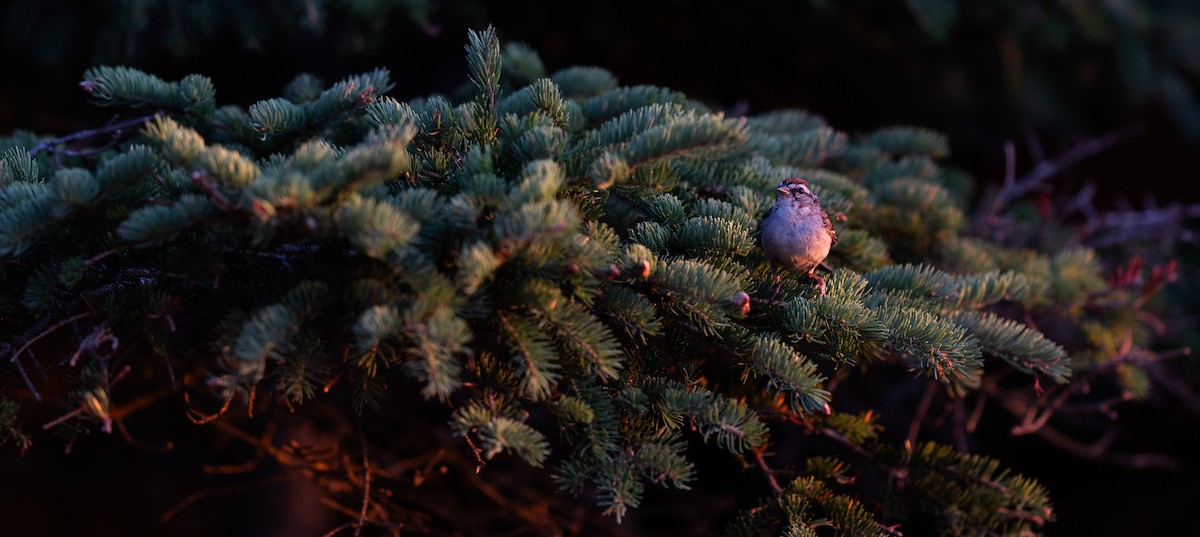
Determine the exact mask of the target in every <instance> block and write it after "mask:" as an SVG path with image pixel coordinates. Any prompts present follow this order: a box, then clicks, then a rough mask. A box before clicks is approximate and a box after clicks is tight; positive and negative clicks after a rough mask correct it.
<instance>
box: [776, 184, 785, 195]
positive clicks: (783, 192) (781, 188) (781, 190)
mask: <svg viewBox="0 0 1200 537" xmlns="http://www.w3.org/2000/svg"><path fill="white" fill-rule="evenodd" d="M775 191H776V192H778V193H780V194H787V193H788V189H787V187H786V186H781V187H779V188H776V189H775Z"/></svg>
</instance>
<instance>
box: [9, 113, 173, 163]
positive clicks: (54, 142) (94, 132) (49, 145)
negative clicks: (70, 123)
mask: <svg viewBox="0 0 1200 537" xmlns="http://www.w3.org/2000/svg"><path fill="white" fill-rule="evenodd" d="M160 115H162V112H155V113H153V114H148V115H145V116H141V117H137V118H133V119H129V120H125V121H122V122H120V123H110V124H108V125H105V126H103V127H99V128H95V129H87V130H82V131H79V132H76V133H73V134H68V135H66V136H61V137H58V138H52V139H49V140H45V141H43V142H42V143H40V144H38V145H36V146H34V147H33V149H30V150H29V156H31V157H32V156H35V155H37V154H38V153H40V152H42V151H49V152H51V153H59V152H60V151H58V149H56V148H57V147H58V146H60V145H62V144H65V143H67V142H72V141H75V140H83V139H86V138H91V137H93V136H99V135H101V134H110V133H111V134H112V135H113V140H112V141H110V142H108V143H107V144H105V146H103V147H101V148H94V149H90V150H80V151H62V153H64V154H67V155H69V156H86V155H91V154H95V153H99V152H102V151H105V150H107V149H109V148H111V147H112V146H113V145H115V144H116V142H117V140H119V139H120V136H121V134H122V131H123V130H125V129H128V128H130V127H140V126H141V125H142V124H144V123H146V122H147V121H150V120H152V119H154V118H156V117H158V116H160Z"/></svg>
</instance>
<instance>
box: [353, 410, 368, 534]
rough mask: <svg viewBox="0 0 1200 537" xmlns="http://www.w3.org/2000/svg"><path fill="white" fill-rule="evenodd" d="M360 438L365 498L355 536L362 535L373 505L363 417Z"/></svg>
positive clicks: (359, 425)
mask: <svg viewBox="0 0 1200 537" xmlns="http://www.w3.org/2000/svg"><path fill="white" fill-rule="evenodd" d="M358 440H359V443H360V444H362V459H363V461H362V465H363V498H362V509H361V510H359V512H358V524H357V525H355V527H354V537H359V536H360V535H362V528H363V525H364V524H366V523H367V507H369V506H370V505H371V461H370V459H369V458H367V433H366V431H364V430H363V425H362V419H359V423H358Z"/></svg>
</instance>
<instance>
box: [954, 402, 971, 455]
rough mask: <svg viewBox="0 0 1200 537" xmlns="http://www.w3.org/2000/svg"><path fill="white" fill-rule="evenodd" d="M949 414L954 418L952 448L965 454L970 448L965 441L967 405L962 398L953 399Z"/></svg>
mask: <svg viewBox="0 0 1200 537" xmlns="http://www.w3.org/2000/svg"><path fill="white" fill-rule="evenodd" d="M950 412H951V415H952V416H953V418H954V430H953V433H954V447H956V448H958V450H959V451H961V452H963V453H966V452H968V451H970V447H971V446H970V443H969V442H968V441H967V405H966V403H964V402H963V398H962V397H955V398H954V403H953V407H951V411H950Z"/></svg>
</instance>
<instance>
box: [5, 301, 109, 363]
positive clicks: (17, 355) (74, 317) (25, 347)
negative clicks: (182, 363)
mask: <svg viewBox="0 0 1200 537" xmlns="http://www.w3.org/2000/svg"><path fill="white" fill-rule="evenodd" d="M90 315H91V313H80V314H77V315H72V316H70V317H67V318H66V319H63V320H61V321H59V322H57V323H55V324H54V326H51V327H50V328H47V329H45V330H43V331H42V332H41V333H39V334H38V335H36V336H33V337H32V338H29V340H27V341H26V342H25V344H24V345H21V347H20V348H18V349H17V351H16V352H14V353H12V358H11V361H12V362H14V363H16V361H17V360H18V359H20V357H21V354H22V353H24V352H25V351H26V350H28V349H29V347H31V346H32V345H33V344H34V343H37V342H38V340H40V339H42V338H44V337H46V336H48V335H50V334H52V333H54V331H55V330H58V329H59V328H62V327H64V326H66V325H68V324H71V323H73V322H75V321H78V320H80V319H83V318H84V317H88V316H90Z"/></svg>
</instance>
